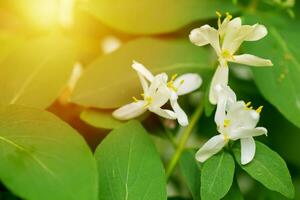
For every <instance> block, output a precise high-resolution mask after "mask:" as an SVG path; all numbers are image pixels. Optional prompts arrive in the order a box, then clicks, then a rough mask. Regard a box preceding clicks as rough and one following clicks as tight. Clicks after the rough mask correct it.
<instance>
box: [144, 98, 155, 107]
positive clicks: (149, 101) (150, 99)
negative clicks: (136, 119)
mask: <svg viewBox="0 0 300 200" xmlns="http://www.w3.org/2000/svg"><path fill="white" fill-rule="evenodd" d="M145 101H146V103H145V105H144V106H143V108H147V107H148V106H150V105H151V104H152V102H153V98H152V97H146V98H145Z"/></svg>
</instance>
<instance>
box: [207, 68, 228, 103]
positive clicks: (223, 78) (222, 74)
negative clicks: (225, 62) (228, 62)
mask: <svg viewBox="0 0 300 200" xmlns="http://www.w3.org/2000/svg"><path fill="white" fill-rule="evenodd" d="M228 73H229V69H228V67H224V66H218V68H217V70H216V72H215V74H214V76H213V78H212V81H211V84H210V89H209V101H210V103H211V104H214V105H215V104H217V101H218V93H217V91H216V90H215V87H216V86H217V85H219V84H220V85H227V84H228Z"/></svg>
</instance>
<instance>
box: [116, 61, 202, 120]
mask: <svg viewBox="0 0 300 200" xmlns="http://www.w3.org/2000/svg"><path fill="white" fill-rule="evenodd" d="M132 67H133V69H134V70H136V71H137V73H138V76H139V79H140V81H141V84H142V86H143V88H144V91H145V89H147V87H148V86H147V85H148V82H149V83H150V87H151V86H152V85H153V84H154V81H155V79H157V76H162V74H158V75H156V76H154V75H153V74H152V73H151V72H150V71H149V70H148V69H147V68H146V67H145V66H144V65H142V64H141V63H138V62H136V61H134V62H133V65H132ZM201 84H202V79H201V78H200V76H199V75H198V74H193V73H188V74H183V75H181V76H179V77H177V75H176V74H175V75H174V76H172V78H171V80H170V81H168V77H167V75H166V74H164V75H163V79H161V81H160V84H159V86H158V84H156V85H157V88H156V89H158V90H161V89H162V88H163V90H164V93H163V94H160V95H165V96H166V97H168V99H167V101H168V100H170V104H171V107H172V109H173V110H174V112H175V113H174V114H175V116H173V114H171V115H168V116H165V115H161V113H160V114H159V113H157V112H155V113H156V114H158V115H160V116H163V117H165V118H169V119H174V118H177V120H178V123H179V124H180V125H182V126H186V125H188V117H187V115H186V113H185V112H184V111H183V110H182V108H181V107H180V106H179V104H178V102H177V100H178V96H181V95H184V94H187V93H190V92H192V91H194V90H196V89H198V88H199V87H200V86H201ZM164 100H165V98H164ZM167 101H164V103H166V102H167ZM162 105H163V104H162ZM162 105H160V106H162ZM156 107H157V105H156ZM120 109H121V108H120ZM120 109H118V110H120ZM150 109H151V110H150V111H152V112H154V111H153V109H152V108H150ZM118 110H117V111H118ZM161 110H162V109H161ZM117 111H115V112H116V113H118V112H117ZM164 112H167V113H169V114H170V113H171V111H169V110H164ZM114 116H115V117H117V118H119V119H120V117H118V115H116V114H114ZM170 116H171V117H170ZM130 118H133V117H132V116H130ZM127 119H128V117H127Z"/></svg>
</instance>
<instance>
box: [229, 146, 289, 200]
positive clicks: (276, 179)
mask: <svg viewBox="0 0 300 200" xmlns="http://www.w3.org/2000/svg"><path fill="white" fill-rule="evenodd" d="M233 151H234V155H235V159H236V161H237V162H238V163H239V164H240V166H241V167H242V169H243V170H245V171H246V172H247V173H248V174H249V175H250V176H252V177H253V178H254V179H256V180H257V181H259V182H260V183H262V184H263V185H264V186H265V187H267V188H268V189H270V190H273V191H277V192H280V193H281V194H283V195H284V196H286V197H288V198H293V197H294V195H295V191H294V186H293V183H292V179H291V176H290V173H289V170H288V168H287V166H286V164H285V162H284V160H283V159H282V158H281V157H280V156H279V155H278V154H277V153H276V152H274V151H272V150H271V149H270V148H269V147H267V146H266V145H264V144H262V143H260V142H256V153H255V157H254V159H253V160H252V161H251V162H250V163H249V164H247V165H241V162H240V160H241V150H240V145H239V144H238V145H237V146H236V147H235V148H234V149H233Z"/></svg>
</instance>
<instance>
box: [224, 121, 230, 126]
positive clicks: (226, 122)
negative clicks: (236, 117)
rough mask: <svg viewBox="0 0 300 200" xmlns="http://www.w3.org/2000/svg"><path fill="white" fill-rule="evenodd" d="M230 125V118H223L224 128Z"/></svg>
mask: <svg viewBox="0 0 300 200" xmlns="http://www.w3.org/2000/svg"><path fill="white" fill-rule="evenodd" d="M229 125H230V120H228V119H225V120H224V128H227V127H228V126H229Z"/></svg>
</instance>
